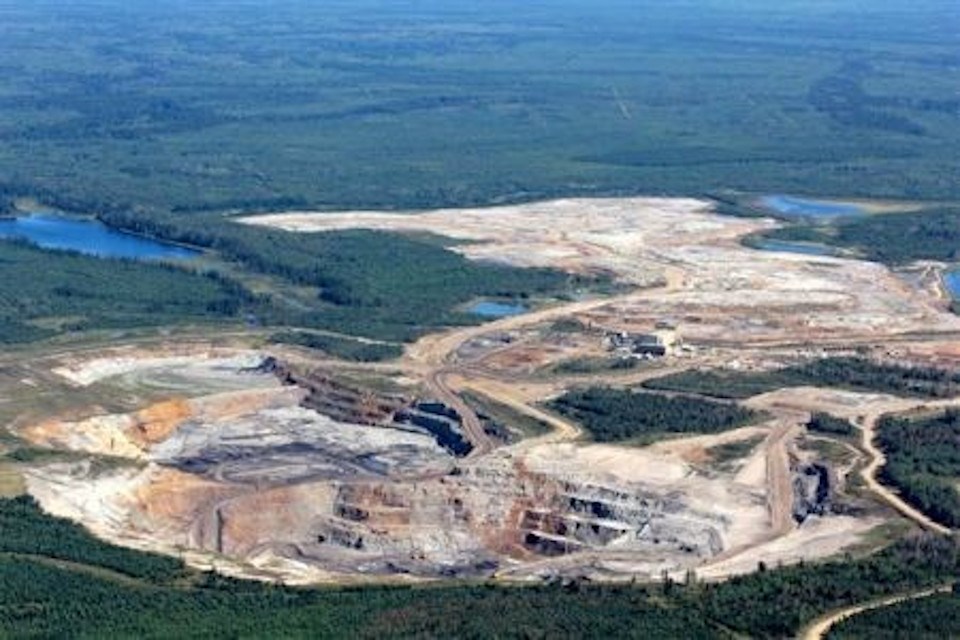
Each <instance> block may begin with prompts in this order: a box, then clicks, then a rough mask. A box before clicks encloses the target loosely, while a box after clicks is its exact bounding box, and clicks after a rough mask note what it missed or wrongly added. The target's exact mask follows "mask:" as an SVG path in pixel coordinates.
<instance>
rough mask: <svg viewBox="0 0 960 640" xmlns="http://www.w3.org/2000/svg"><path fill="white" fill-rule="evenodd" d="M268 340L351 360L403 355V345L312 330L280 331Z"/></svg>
mask: <svg viewBox="0 0 960 640" xmlns="http://www.w3.org/2000/svg"><path fill="white" fill-rule="evenodd" d="M270 342H273V343H275V344H293V345H297V346H300V347H307V348H308V349H319V350H320V351H324V352H326V353H328V354H330V355H332V356H334V357H336V358H341V359H342V360H350V361H352V362H382V361H384V360H392V359H394V358H399V357H400V356H401V355H403V347H401V346H400V345H396V344H384V343H382V342H362V341H360V340H351V339H350V338H340V337H337V336H331V335H326V334H322V333H314V332H312V331H282V332H280V333H275V334H273V335H272V336H270Z"/></svg>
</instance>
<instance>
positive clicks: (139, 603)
mask: <svg viewBox="0 0 960 640" xmlns="http://www.w3.org/2000/svg"><path fill="white" fill-rule="evenodd" d="M31 538H35V539H36V540H37V542H31V540H30V539H31ZM61 538H62V539H63V540H64V542H65V544H63V545H62V547H63V550H60V548H59V547H60V545H57V544H56V543H55V542H54V541H55V540H59V539H61ZM50 552H53V553H54V555H48V554H49V553H50ZM958 570H960V546H958V542H957V541H956V540H952V539H949V538H943V537H933V536H917V537H913V538H908V539H905V540H902V541H900V542H898V543H896V544H894V545H893V546H891V547H888V548H887V549H885V550H883V551H881V552H880V553H877V554H875V555H872V556H869V557H865V558H848V559H846V560H845V561H831V562H825V563H816V564H814V563H807V564H801V565H798V566H794V567H788V568H773V567H770V568H766V569H763V570H761V571H758V572H756V573H753V574H751V575H749V576H743V577H739V578H734V579H732V580H730V581H728V582H724V583H708V584H700V583H699V582H698V581H696V580H695V579H690V580H687V581H685V582H673V581H670V580H666V581H663V580H661V581H657V582H653V583H650V584H639V585H593V584H590V583H587V582H584V583H581V582H576V581H573V582H569V583H548V584H542V585H538V586H525V587H508V586H502V585H496V584H493V583H462V584H459V585H456V586H448V587H443V588H439V587H432V586H413V587H396V586H381V587H370V586H366V587H352V588H351V587H337V588H333V587H329V588H314V589H307V588H290V587H283V586H278V585H269V584H261V583H254V582H244V581H238V580H233V579H229V578H225V577H222V576H219V575H217V574H213V573H203V572H198V571H193V570H190V569H186V568H185V567H183V565H182V564H181V563H180V562H179V561H178V560H174V559H166V558H164V559H158V558H157V557H156V556H152V555H150V554H143V553H141V552H138V551H129V550H125V549H119V548H117V547H112V546H110V545H106V544H105V543H101V542H99V541H97V540H95V539H93V538H92V537H91V536H90V535H89V534H87V533H86V532H85V531H84V530H83V529H82V528H80V527H79V526H77V525H75V524H72V523H70V522H67V521H65V520H60V519H58V518H53V517H51V516H48V515H45V514H43V513H42V512H41V511H40V510H39V508H38V507H37V505H36V503H34V502H33V500H32V499H30V498H17V499H7V500H0V585H2V586H3V588H2V589H0V635H5V636H17V637H24V636H45V637H51V636H57V637H63V636H70V637H106V636H109V637H208V638H232V637H250V636H261V637H264V636H270V637H281V636H282V637H291V638H293V637H303V638H306V637H311V638H317V637H319V638H328V637H329V638H333V637H344V636H350V637H359V638H386V637H480V636H483V637H502V638H529V637H587V636H589V637H624V638H661V637H667V638H670V637H672V638H680V637H682V638H733V637H738V636H739V637H742V636H749V637H754V638H782V637H789V636H793V635H795V634H796V632H797V631H798V630H799V629H800V628H801V627H802V626H803V625H804V624H806V623H809V622H810V621H811V620H813V619H814V618H815V617H817V616H818V615H821V614H823V613H825V612H827V611H830V610H833V609H835V608H838V607H842V606H846V605H849V604H852V603H857V602H862V601H864V600H869V599H872V598H876V597H879V596H883V595H888V594H892V593H901V592H905V591H911V590H917V589H921V588H925V587H929V586H939V585H941V584H944V583H949V582H950V581H951V580H952V579H954V577H955V576H956V574H957V572H958ZM943 610H944V611H947V609H943Z"/></svg>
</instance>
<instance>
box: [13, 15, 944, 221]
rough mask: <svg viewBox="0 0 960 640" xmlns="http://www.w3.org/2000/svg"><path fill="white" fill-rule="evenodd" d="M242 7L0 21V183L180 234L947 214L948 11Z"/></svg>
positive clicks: (77, 208) (75, 207) (18, 191)
mask: <svg viewBox="0 0 960 640" xmlns="http://www.w3.org/2000/svg"><path fill="white" fill-rule="evenodd" d="M262 6H263V5H261V4H259V3H248V2H241V3H237V2H228V1H226V0H210V1H209V2H204V3H191V2H186V0H168V1H165V2H161V3H149V2H144V1H143V0H134V2H132V3H131V2H129V1H127V0H100V1H98V2H73V3H70V6H69V8H65V7H64V3H63V2H59V1H55V0H36V1H34V2H7V3H5V6H4V10H5V14H4V16H5V31H4V37H3V38H2V39H0V57H2V58H3V59H4V60H5V61H7V62H8V64H6V66H5V68H4V73H3V74H2V76H0V140H2V141H3V145H2V151H0V175H2V176H3V178H2V180H0V183H2V184H0V187H2V190H5V191H7V192H10V193H13V194H15V195H18V196H24V195H30V196H37V197H41V198H42V197H43V196H44V194H49V195H54V196H56V197H58V198H59V199H60V200H61V202H62V203H63V204H64V205H65V208H66V209H68V210H74V211H83V212H90V213H93V212H98V211H101V210H104V209H108V208H110V207H117V208H125V209H128V210H132V211H146V210H151V211H162V212H182V213H184V214H186V215H192V214H194V213H197V212H204V211H229V210H247V211H249V210H276V209H289V208H293V207H296V208H304V207H308V208H319V209H329V208H356V207H371V208H384V207H386V208H395V209H411V208H432V207H440V206H466V205H476V204H491V203H494V202H497V201H504V200H514V201H515V200H533V199H542V198H549V197H568V196H570V195H618V194H627V193H630V194H633V193H669V194H684V195H692V194H700V193H706V192H710V191H715V190H721V189H728V188H731V189H738V190H741V191H746V192H751V193H764V192H776V193H780V192H787V193H802V194H808V195H847V196H861V197H879V198H907V199H910V198H920V199H924V200H945V199H954V200H955V199H957V198H960V186H958V185H957V182H956V180H954V179H953V177H954V176H956V175H957V174H958V172H960V159H958V157H957V154H956V152H955V150H956V148H957V143H958V141H960V121H958V120H957V119H956V117H954V116H955V114H956V102H957V97H956V94H955V91H954V89H955V87H954V86H953V85H951V84H950V82H948V81H947V80H946V79H945V78H948V77H949V74H950V73H951V72H952V71H951V70H952V69H953V68H954V67H955V65H956V42H955V39H956V34H955V30H954V29H953V28H952V25H953V24H955V21H953V20H950V19H944V16H952V15H954V14H953V13H952V12H953V11H954V10H955V3H953V2H952V1H950V0H922V1H921V2H918V3H916V2H914V3H906V2H904V1H902V0H896V1H893V2H884V3H881V4H875V5H874V6H873V7H872V10H871V11H870V12H869V13H868V14H866V13H865V12H864V11H863V10H862V6H861V5H860V4H859V3H857V2H852V1H849V0H841V1H839V2H834V3H830V5H829V6H830V10H829V12H828V11H827V10H826V9H824V8H823V7H821V6H819V5H811V4H810V3H809V2H804V1H801V0H785V1H784V2H779V3H776V4H771V3H769V2H760V1H759V0H745V1H743V2H738V3H736V5H732V4H730V3H725V2H702V1H701V2H697V3H695V4H693V3H691V2H690V1H689V0H679V1H677V2H671V3H651V2H643V3H636V2H624V1H622V0H616V1H614V2H610V3H605V4H604V5H603V6H602V7H598V6H597V5H596V3H591V2H586V1H585V0H565V1H563V2H558V3H551V4H550V5H544V4H542V3H521V4H518V3H515V2H507V1H506V0H493V1H491V2H486V3H482V4H477V3H474V2H467V1H466V0H451V1H450V2H430V3H426V4H423V5H422V6H421V5H418V6H417V8H416V9H410V10H406V11H401V10H400V9H399V8H398V6H397V5H396V4H395V3H393V2H390V1H389V0H361V1H360V2H354V3H347V2H342V1H336V2H329V3H324V4H323V5H322V6H321V5H318V4H316V3H310V2H305V1H304V0H292V1H290V2H284V3H282V4H280V5H276V6H271V10H270V11H263V10H262ZM824 6H826V5H824ZM441 25H442V28H440V27H441ZM358 34H362V36H363V37H358ZM267 35H269V37H267ZM373 160H375V161H373ZM67 203H70V204H71V205H72V206H66V204H67Z"/></svg>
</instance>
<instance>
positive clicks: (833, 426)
mask: <svg viewBox="0 0 960 640" xmlns="http://www.w3.org/2000/svg"><path fill="white" fill-rule="evenodd" d="M807 429H809V430H810V431H812V432H814V433H824V434H827V435H831V436H852V435H853V434H854V433H855V432H856V428H855V427H854V426H853V425H852V424H850V421H849V420H845V419H844V418H838V417H837V416H834V415H830V414H829V413H825V412H823V411H816V412H814V413H813V415H811V416H810V420H808V421H807Z"/></svg>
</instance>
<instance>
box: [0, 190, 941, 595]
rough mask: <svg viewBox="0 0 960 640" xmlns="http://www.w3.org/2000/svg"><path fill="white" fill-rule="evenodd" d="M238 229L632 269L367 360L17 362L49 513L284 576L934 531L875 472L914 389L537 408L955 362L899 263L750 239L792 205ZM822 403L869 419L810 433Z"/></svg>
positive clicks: (262, 221)
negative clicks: (420, 240)
mask: <svg viewBox="0 0 960 640" xmlns="http://www.w3.org/2000/svg"><path fill="white" fill-rule="evenodd" d="M238 223H242V224H251V225H263V226H268V227H278V228H283V229H287V230H292V231H297V232H322V231H326V230H332V229H346V228H371V229H380V230H385V231H392V232H400V233H404V232H430V233H433V234H438V235H441V236H447V237H451V238H455V239H457V240H459V241H460V242H458V243H456V244H455V245H454V246H453V247H452V248H453V249H454V250H456V251H460V252H462V253H463V254H464V255H466V256H468V257H469V258H471V259H475V260H486V261H497V262H502V263H508V264H511V265H519V266H544V267H553V268H557V269H562V270H565V271H568V272H573V273H580V274H594V275H596V274H604V275H606V276H609V277H610V278H611V279H612V280H613V281H614V283H615V285H616V286H614V287H611V291H613V293H610V294H609V295H603V296H601V295H596V294H594V295H584V296H583V297H582V298H577V299H572V300H565V301H559V300H554V301H540V302H537V303H535V304H534V305H533V306H532V308H530V309H529V310H528V311H527V312H526V313H523V314H520V315H514V316H510V317H506V318H502V319H499V320H494V321H491V322H487V323H485V324H480V325H476V326H470V327H466V328H456V329H451V330H449V331H446V332H443V333H439V334H433V335H428V336H425V337H423V338H421V339H420V340H419V341H417V342H415V343H413V344H410V345H408V347H407V349H406V352H405V354H404V356H403V357H401V358H399V359H397V360H394V361H390V362H382V363H376V364H358V363H349V362H344V361H339V360H336V359H334V358H330V357H327V356H325V355H324V354H322V353H320V352H317V351H311V350H308V349H301V348H296V347H290V346H280V345H270V344H267V345H265V344H264V343H263V340H262V333H257V332H256V331H255V330H251V331H250V335H249V336H246V335H242V334H237V335H233V336H230V337H224V336H216V335H210V334H206V335H195V336H192V337H191V338H190V339H181V338H177V339H174V338H169V339H164V338H163V337H158V338H156V339H152V340H144V341H141V342H139V343H136V344H120V345H111V346H107V347H102V348H97V347H86V348H84V349H75V350H71V349H68V348H64V347H58V348H56V349H54V348H50V349H49V350H48V351H41V352H38V353H36V354H32V355H30V356H29V357H26V358H25V357H24V356H23V355H22V354H19V355H13V354H9V355H4V356H3V358H4V362H3V373H4V375H3V377H2V379H0V384H2V390H3V392H4V393H5V394H6V396H5V397H6V398H7V400H6V409H5V410H6V411H7V414H8V415H9V418H10V431H11V436H13V437H15V438H16V439H17V440H18V441H19V442H21V443H26V444H27V445H28V446H29V447H30V451H33V452H36V455H34V456H32V457H30V459H29V460H25V461H23V462H22V463H21V464H20V465H19V466H18V467H17V468H16V469H15V471H16V472H17V473H18V474H20V475H21V476H22V478H23V481H24V482H25V483H26V487H27V490H28V491H29V492H30V493H31V494H32V495H33V496H35V497H36V498H37V499H38V500H39V501H40V503H41V504H42V506H43V507H44V508H45V509H47V510H48V511H50V512H52V513H54V514H57V515H60V516H65V517H68V518H71V519H73V520H75V521H77V522H79V523H82V524H83V525H84V526H85V527H87V528H88V529H89V530H90V531H92V532H93V533H95V534H96V535H98V536H100V537H102V538H104V539H107V540H110V541H112V542H115V543H118V544H121V545H126V546H130V547H136V548H141V549H150V550H155V551H160V552H163V553H168V554H174V555H178V556H181V557H183V558H184V559H185V560H187V561H188V562H190V563H191V564H194V565H196V566H203V567H211V566H212V567H216V568H218V569H219V570H221V571H224V572H226V573H229V574H232V575H240V576H248V577H256V578H261V579H265V580H279V581H284V582H288V583H311V582H323V581H352V580H387V579H390V580H398V579H402V580H420V579H438V578H444V577H482V578H499V579H504V580H549V579H555V578H563V579H567V578H579V577H587V578H591V579H609V580H628V579H634V578H637V579H659V578H660V577H661V576H663V575H664V574H668V575H675V576H683V575H685V574H689V572H694V573H695V574H696V575H697V576H699V577H701V578H703V579H719V578H723V577H726V576H729V575H733V574H738V573H744V572H749V571H752V570H754V569H755V568H756V567H757V565H758V562H763V563H766V564H767V565H775V564H777V563H790V562H796V561H798V560H800V559H813V558H821V557H825V556H829V555H832V554H837V553H841V552H844V551H846V550H851V549H856V548H865V547H866V546H869V545H871V544H877V543H878V542H877V541H878V540H882V538H883V532H884V531H887V530H891V529H894V528H896V527H894V526H892V525H894V524H897V525H898V526H901V527H902V526H908V525H909V526H919V527H929V526H931V525H932V524H933V523H930V522H929V521H926V519H925V518H924V517H923V516H922V514H919V513H916V512H915V511H912V510H910V508H909V507H908V506H907V505H904V504H903V503H902V502H900V501H899V498H898V497H897V496H896V495H894V494H893V493H891V492H890V491H888V490H886V489H885V488H883V487H882V486H880V485H879V484H877V483H876V481H875V479H874V477H873V474H874V473H875V471H876V466H877V464H876V463H877V460H876V459H875V458H876V456H877V455H879V454H878V453H877V452H876V450H875V449H873V448H872V445H871V438H872V434H871V431H870V429H871V428H872V424H873V422H874V421H875V420H876V417H877V416H879V415H881V414H882V413H885V412H889V411H899V410H907V409H910V408H913V407H915V406H920V405H922V404H923V403H924V401H923V400H922V399H921V400H917V399H909V398H900V397H894V396H890V395H885V394H880V393H864V392H854V391H841V390H837V389H826V388H818V387H812V386H797V387H789V388H782V389H778V390H774V391H770V392H767V393H762V394H758V395H755V396H753V397H751V398H749V399H747V400H745V401H744V402H743V405H744V406H746V407H748V408H750V409H752V410H753V411H754V412H755V414H754V415H756V416H758V417H757V419H756V420H754V421H753V422H752V423H750V424H748V425H746V426H740V427H738V428H735V429H730V430H726V431H722V432H719V433H711V434H705V433H702V432H698V429H697V425H684V426H685V427H689V428H685V429H683V430H677V433H673V434H672V435H671V437H669V438H661V439H654V440H653V441H649V440H648V441H636V442H632V441H627V442H606V443H601V442H595V441H591V440H590V438H589V437H587V435H586V433H585V430H584V425H582V424H579V423H578V422H576V421H575V420H573V419H571V418H570V417H565V416H564V415H561V414H559V413H557V412H555V411H554V410H552V409H551V407H550V405H549V401H550V400H551V399H554V398H556V397H558V396H559V395H561V394H563V393H565V392H566V391H568V390H570V389H575V388H584V387H588V386H597V385H605V386H610V387H617V388H630V389H640V385H641V383H643V382H644V381H646V380H650V379H652V378H655V377H660V376H664V375H667V374H671V373H677V372H682V371H686V370H694V369H696V370H714V369H723V370H727V371H755V372H756V371H766V370H771V369H774V368H777V367H782V366H787V365H792V364H797V363H803V362H809V361H811V360H815V359H817V358H821V357H823V356H824V355H826V354H831V353H856V354H858V355H860V356H862V357H869V358H873V359H876V360H880V361H896V362H916V363H937V364H940V365H951V366H953V365H956V364H957V361H960V351H958V350H957V348H956V339H957V337H958V336H960V318H958V317H956V316H954V315H952V314H951V313H950V312H949V311H948V309H947V303H946V301H945V300H944V299H943V297H942V296H941V295H940V294H938V292H937V291H934V290H933V289H931V288H929V287H925V286H922V283H918V282H917V281H916V279H915V278H912V277H911V276H910V275H909V274H900V273H896V272H894V271H891V270H889V269H887V268H886V267H883V266H881V265H878V264H874V263H869V262H864V261H859V260H856V259H852V258H841V257H830V256H814V255H800V254H794V253H782V252H772V251H759V250H754V249H750V248H747V247H745V246H743V245H742V244H741V240H742V238H744V237H745V236H747V235H749V234H751V233H754V232H757V231H762V230H766V229H771V228H773V227H775V226H776V225H777V224H778V223H776V222H775V221H773V220H770V219H740V218H732V217H724V216H721V215H718V214H716V213H714V212H713V211H712V210H711V206H710V204H709V203H706V202H702V201H698V200H690V199H664V198H659V199H657V198H646V199H644V198H633V199H609V200H562V201H554V202H543V203H536V204H529V205H516V206H506V207H497V208H490V209H477V210H448V211H432V212H426V213H404V214H401V213H374V212H346V213H309V212H307V213H287V214H275V215H263V216H254V217H248V218H245V219H243V220H241V221H239V222H238ZM643 392H644V393H654V392H653V391H650V390H644V391H643ZM668 395H669V394H668ZM674 395H676V394H674ZM681 395H682V394H681ZM50 397H57V398H59V400H58V401H57V402H45V401H43V399H44V398H50ZM938 402H939V403H940V404H945V405H949V404H951V402H952V401H950V400H940V401H938ZM816 411H826V412H829V413H831V414H833V415H836V416H839V417H843V418H847V419H849V420H851V422H853V423H854V424H855V425H857V427H858V429H859V431H858V435H857V436H856V437H854V438H848V439H842V438H831V437H829V436H827V435H823V434H814V433H811V432H809V431H808V430H807V428H806V426H805V424H806V422H807V421H808V420H809V418H810V415H811V413H812V412H816ZM665 431H669V430H667V429H665ZM5 471H9V470H5ZM911 511H912V512H911Z"/></svg>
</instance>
